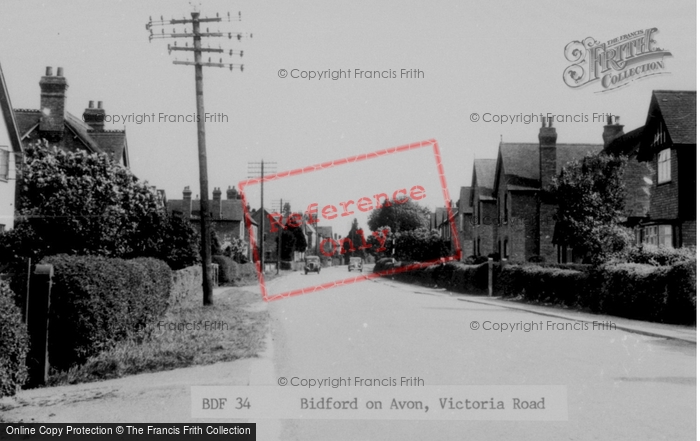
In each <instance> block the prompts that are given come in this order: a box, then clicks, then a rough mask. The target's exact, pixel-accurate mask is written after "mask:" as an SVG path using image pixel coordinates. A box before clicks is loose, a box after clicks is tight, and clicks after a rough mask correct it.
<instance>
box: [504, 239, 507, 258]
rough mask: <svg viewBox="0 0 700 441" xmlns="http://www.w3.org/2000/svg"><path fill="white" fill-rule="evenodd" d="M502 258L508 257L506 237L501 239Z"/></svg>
mask: <svg viewBox="0 0 700 441" xmlns="http://www.w3.org/2000/svg"><path fill="white" fill-rule="evenodd" d="M503 258H504V259H507V258H508V239H505V240H504V241H503Z"/></svg>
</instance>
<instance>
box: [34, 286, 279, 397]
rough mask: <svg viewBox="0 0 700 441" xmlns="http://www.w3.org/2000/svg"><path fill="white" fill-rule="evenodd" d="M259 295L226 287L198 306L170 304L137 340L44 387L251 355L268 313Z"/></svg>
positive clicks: (260, 342)
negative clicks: (146, 335)
mask: <svg viewBox="0 0 700 441" xmlns="http://www.w3.org/2000/svg"><path fill="white" fill-rule="evenodd" d="M261 302H262V301H261V299H260V295H259V294H255V293H252V292H247V291H243V290H238V289H235V288H231V289H230V290H227V291H225V292H224V293H222V294H221V295H218V296H216V297H215V299H214V305H212V306H207V307H204V306H202V299H201V297H197V298H191V299H186V300H185V301H183V302H182V303H181V304H180V305H177V306H174V307H173V308H171V309H170V310H169V311H168V312H167V313H166V315H165V317H163V319H162V320H160V321H159V322H158V323H153V324H152V327H151V329H150V335H149V336H148V337H147V338H145V339H144V340H143V341H140V342H139V341H135V340H127V341H122V342H119V343H117V344H116V345H115V346H114V347H112V348H111V349H109V350H106V351H104V352H101V353H100V354H98V355H96V356H93V357H91V358H89V359H88V360H87V361H86V363H84V364H82V365H80V366H74V367H72V368H71V369H70V370H68V371H63V372H52V373H51V375H50V378H49V382H48V385H49V386H59V385H65V384H76V383H87V382H91V381H99V380H105V379H110V378H119V377H123V376H126V375H133V374H138V373H142V372H156V371H165V370H170V369H176V368H181V367H186V366H193V365H204V364H212V363H216V362H219V361H232V360H237V359H240V358H250V357H255V356H256V355H257V354H258V353H259V352H260V351H262V350H263V349H264V338H265V333H266V331H267V326H268V321H269V316H268V313H267V311H266V310H265V309H263V308H260V306H261Z"/></svg>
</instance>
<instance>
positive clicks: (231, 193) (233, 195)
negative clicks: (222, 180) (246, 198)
mask: <svg viewBox="0 0 700 441" xmlns="http://www.w3.org/2000/svg"><path fill="white" fill-rule="evenodd" d="M226 199H240V198H239V197H238V192H237V191H236V189H235V188H231V186H230V185H229V186H228V190H226Z"/></svg>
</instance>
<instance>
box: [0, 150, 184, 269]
mask: <svg viewBox="0 0 700 441" xmlns="http://www.w3.org/2000/svg"><path fill="white" fill-rule="evenodd" d="M23 160H24V163H23V168H22V173H21V174H20V177H19V181H18V186H19V196H20V197H19V202H18V207H17V208H18V214H19V216H18V218H19V221H18V223H17V225H16V228H14V229H13V230H11V231H10V232H9V233H8V234H6V235H3V236H2V237H0V242H1V243H0V247H2V248H5V249H6V250H7V249H8V248H9V251H10V252H11V253H12V254H13V255H14V256H21V257H32V258H34V259H35V260H36V259H39V258H41V257H43V256H47V255H52V254H60V253H66V254H92V255H102V256H107V257H122V258H132V257H140V256H143V257H157V258H162V259H164V260H166V261H168V263H171V264H175V265H176V266H179V265H184V264H187V263H189V264H192V263H194V262H196V259H194V258H192V256H191V252H190V251H191V250H190V247H191V245H192V242H193V241H194V240H195V239H193V236H192V234H193V233H192V231H191V230H192V228H191V226H190V225H189V224H183V223H182V222H180V221H178V220H176V219H173V218H172V217H171V216H168V214H167V212H166V210H165V208H164V207H163V205H162V203H161V202H160V201H159V199H158V195H157V194H156V193H155V192H154V191H153V190H151V188H150V187H149V186H148V183H145V182H144V183H142V182H139V181H138V179H137V178H136V177H135V176H134V175H133V174H132V173H131V171H129V170H128V169H126V168H123V167H121V166H120V165H118V164H115V163H114V162H113V161H112V160H111V159H110V157H109V156H108V155H106V154H96V153H86V152H82V151H81V152H65V151H63V150H59V149H57V148H55V147H49V146H48V144H47V143H46V141H44V142H43V143H37V144H35V145H33V146H30V147H29V148H28V149H27V150H26V151H25V155H24V158H23ZM173 235H175V237H174V236H173ZM173 243H180V244H182V245H183V246H184V248H183V249H181V250H175V249H173ZM168 256H170V257H168ZM170 258H174V259H175V260H174V261H173V260H171V261H169V260H168V259H170ZM190 259H192V261H191V262H190Z"/></svg>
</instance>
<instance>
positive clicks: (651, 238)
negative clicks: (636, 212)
mask: <svg viewBox="0 0 700 441" xmlns="http://www.w3.org/2000/svg"><path fill="white" fill-rule="evenodd" d="M644 243H646V244H649V245H654V246H658V247H662V248H671V247H673V227H672V226H671V225H650V226H648V227H644Z"/></svg>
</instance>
